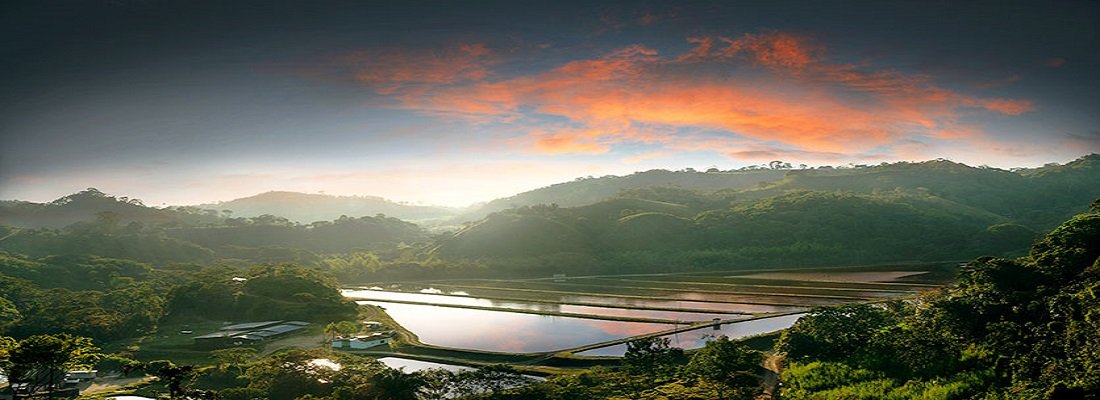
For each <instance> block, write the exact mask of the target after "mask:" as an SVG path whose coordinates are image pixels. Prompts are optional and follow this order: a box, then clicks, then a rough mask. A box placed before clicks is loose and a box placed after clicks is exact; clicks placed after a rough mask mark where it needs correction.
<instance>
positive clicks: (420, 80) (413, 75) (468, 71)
mask: <svg viewBox="0 0 1100 400" xmlns="http://www.w3.org/2000/svg"><path fill="white" fill-rule="evenodd" d="M490 55H491V53H490V51H489V48H488V47H486V46H485V45H484V44H480V43H475V44H462V45H458V46H456V47H454V48H449V49H444V50H441V51H421V52H410V51H407V50H402V49H385V50H380V51H377V52H353V53H349V54H345V55H343V56H341V57H339V58H338V59H337V63H339V64H343V65H349V66H351V67H352V68H354V69H355V79H356V80H358V81H359V82H362V83H364V84H367V85H369V86H371V87H374V88H375V89H376V90H378V91H379V92H381V93H385V94H394V93H397V92H398V91H399V90H400V89H401V88H402V87H405V86H409V85H440V84H453V83H457V82H462V81H476V80H481V79H484V78H485V77H486V76H488V75H489V69H488V67H487V66H488V65H489V64H490V62H491V60H489V58H488V57H489V56H490Z"/></svg>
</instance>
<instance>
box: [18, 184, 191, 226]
mask: <svg viewBox="0 0 1100 400" xmlns="http://www.w3.org/2000/svg"><path fill="white" fill-rule="evenodd" d="M100 217H109V218H113V219H116V220H119V221H126V222H133V221H137V222H141V223H154V224H155V223H169V222H173V221H181V220H182V221H185V222H196V223H197V222H205V221H208V220H209V218H208V217H209V216H204V215H203V214H202V213H187V212H181V210H180V209H175V208H170V209H158V208H153V207H146V206H145V205H144V204H142V203H141V200H137V199H131V198H128V197H115V196H111V195H108V194H106V193H103V192H101V191H99V190H97V189H95V188H89V189H87V190H84V191H81V192H79V193H74V194H71V195H68V196H65V197H62V198H60V199H57V200H54V201H52V202H49V203H31V202H27V201H0V224H3V225H10V226H17V227H26V228H61V227H64V226H68V225H71V224H74V223H77V222H84V221H94V220H95V219H96V218H100Z"/></svg>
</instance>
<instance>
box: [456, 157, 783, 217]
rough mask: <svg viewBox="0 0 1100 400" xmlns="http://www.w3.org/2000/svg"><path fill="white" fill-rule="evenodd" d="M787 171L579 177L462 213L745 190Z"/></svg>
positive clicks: (477, 214)
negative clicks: (651, 192) (623, 196)
mask: <svg viewBox="0 0 1100 400" xmlns="http://www.w3.org/2000/svg"><path fill="white" fill-rule="evenodd" d="M786 172H787V171H786V170H782V169H758V170H747V171H728V172H720V171H716V170H713V171H709V172H696V171H693V170H682V171H668V170H662V169H654V170H649V171H641V172H635V173H633V174H630V175H623V176H615V175H609V176H603V177H599V178H577V179H575V180H573V181H570V182H562V183H557V184H553V185H550V186H546V187H542V188H538V189H534V190H529V191H526V192H523V193H519V194H516V195H513V196H509V197H504V198H500V199H496V200H492V201H490V202H488V203H486V204H485V205H484V206H482V207H480V208H478V209H476V210H473V211H471V212H470V213H467V214H463V215H462V218H460V219H466V220H476V219H480V218H481V217H484V216H485V215H488V214H489V213H492V212H496V211H501V210H506V209H509V208H513V207H522V206H533V205H536V204H557V205H558V206H561V207H578V206H585V205H589V204H595V203H598V202H600V201H603V200H607V199H609V198H612V197H615V196H617V195H619V193H621V192H623V191H629V190H634V189H643V188H649V187H675V188H680V189H688V190H698V191H705V192H711V191H717V190H728V189H743V188H748V187H752V186H754V185H759V184H761V183H763V182H770V181H775V180H779V179H782V178H783V176H784V175H785V174H786Z"/></svg>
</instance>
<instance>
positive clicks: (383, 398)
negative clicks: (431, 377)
mask: <svg viewBox="0 0 1100 400" xmlns="http://www.w3.org/2000/svg"><path fill="white" fill-rule="evenodd" d="M370 382H371V383H372V389H373V391H374V392H375V396H376V398H377V399H379V400H415V399H416V394H417V392H419V391H420V387H421V386H424V383H425V382H424V379H423V378H421V377H420V374H419V373H416V372H414V373H409V374H406V373H405V372H404V371H401V370H399V369H392V368H386V369H384V370H382V371H380V372H378V373H376V374H374V375H373V376H371V377H370Z"/></svg>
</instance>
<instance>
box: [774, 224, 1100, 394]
mask: <svg viewBox="0 0 1100 400" xmlns="http://www.w3.org/2000/svg"><path fill="white" fill-rule="evenodd" d="M1093 211H1094V212H1100V209H1094V210H1093ZM1098 289H1100V213H1092V214H1082V215H1078V216H1076V217H1073V218H1072V219H1070V220H1069V221H1067V222H1065V223H1063V224H1062V225H1061V226H1059V227H1058V228H1056V229H1054V230H1053V231H1051V232H1050V233H1049V234H1047V235H1046V236H1045V237H1043V238H1042V239H1041V240H1039V241H1038V242H1037V243H1035V245H1034V246H1032V248H1031V252H1030V253H1029V254H1028V255H1027V256H1026V257H1021V258H1018V259H1003V258H992V257H983V258H979V259H977V260H976V261H974V262H972V263H970V265H969V266H968V267H967V268H966V269H965V270H964V271H963V272H962V274H961V277H960V279H959V282H958V283H957V284H956V285H954V286H952V287H950V288H947V289H944V290H941V291H937V292H933V293H929V294H928V295H926V296H923V297H921V298H920V299H918V300H915V301H906V302H900V303H893V304H887V305H883V306H872V305H857V306H845V307H836V308H825V309H819V310H816V311H814V312H812V313H811V314H810V315H808V316H806V317H804V318H802V319H800V320H799V321H798V323H797V324H795V326H794V327H792V328H791V329H789V330H788V331H787V332H785V333H784V335H783V337H782V338H781V340H780V342H779V345H778V349H779V350H780V351H783V352H786V354H787V357H788V360H789V361H790V362H791V365H790V368H788V369H787V371H786V372H785V373H784V381H785V383H786V389H785V390H784V394H783V395H784V397H785V398H790V399H831V398H840V397H844V398H897V399H909V398H947V399H951V398H957V399H963V398H988V399H1000V398H1050V399H1062V398H1090V397H1087V396H1095V394H1096V393H1100V335H1098V332H1100V298H1097V292H1098Z"/></svg>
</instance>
